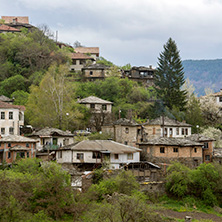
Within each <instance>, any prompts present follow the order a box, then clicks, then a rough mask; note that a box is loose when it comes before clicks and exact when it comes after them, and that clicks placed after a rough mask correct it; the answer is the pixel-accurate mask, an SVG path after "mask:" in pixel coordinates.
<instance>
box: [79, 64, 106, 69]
mask: <svg viewBox="0 0 222 222" xmlns="http://www.w3.org/2000/svg"><path fill="white" fill-rule="evenodd" d="M109 68H110V67H109V66H106V65H103V64H97V63H96V64H92V65H89V66H86V67H84V68H83V70H84V69H95V70H101V69H109Z"/></svg>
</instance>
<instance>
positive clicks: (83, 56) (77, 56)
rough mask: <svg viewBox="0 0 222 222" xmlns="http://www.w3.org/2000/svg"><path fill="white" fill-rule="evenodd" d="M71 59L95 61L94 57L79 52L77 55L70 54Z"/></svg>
mask: <svg viewBox="0 0 222 222" xmlns="http://www.w3.org/2000/svg"><path fill="white" fill-rule="evenodd" d="M70 57H71V59H85V60H87V59H89V60H95V59H94V58H93V57H91V56H88V55H86V54H84V53H79V52H77V53H71V54H70Z"/></svg>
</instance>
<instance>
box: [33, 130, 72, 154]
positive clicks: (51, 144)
mask: <svg viewBox="0 0 222 222" xmlns="http://www.w3.org/2000/svg"><path fill="white" fill-rule="evenodd" d="M29 137H31V138H33V139H35V140H37V145H36V148H37V150H38V151H41V150H45V151H49V150H50V151H52V150H57V149H58V148H59V147H62V146H65V145H68V144H71V143H73V142H74V134H72V133H70V132H68V131H63V130H60V129H56V128H50V127H46V128H44V129H41V130H39V131H37V132H33V133H32V134H30V135H29Z"/></svg>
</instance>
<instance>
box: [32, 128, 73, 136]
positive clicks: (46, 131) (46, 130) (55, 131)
mask: <svg viewBox="0 0 222 222" xmlns="http://www.w3.org/2000/svg"><path fill="white" fill-rule="evenodd" d="M54 134H56V135H58V136H68V137H73V136H74V134H72V133H70V132H67V131H63V130H60V129H56V128H50V127H46V128H44V129H41V130H39V131H37V132H33V133H32V134H31V135H29V136H30V137H32V136H38V137H51V136H53V135H54Z"/></svg>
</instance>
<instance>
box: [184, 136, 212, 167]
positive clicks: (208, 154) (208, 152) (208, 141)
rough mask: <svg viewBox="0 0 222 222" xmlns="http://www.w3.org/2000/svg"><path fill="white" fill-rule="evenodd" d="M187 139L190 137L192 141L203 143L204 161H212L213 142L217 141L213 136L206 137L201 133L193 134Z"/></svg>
mask: <svg viewBox="0 0 222 222" xmlns="http://www.w3.org/2000/svg"><path fill="white" fill-rule="evenodd" d="M187 139H190V140H192V141H195V142H198V143H202V148H203V157H202V159H203V162H204V163H210V162H212V159H213V151H214V149H213V142H214V141H215V140H214V139H212V138H209V137H206V136H204V135H201V134H192V135H190V136H188V137H187Z"/></svg>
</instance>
